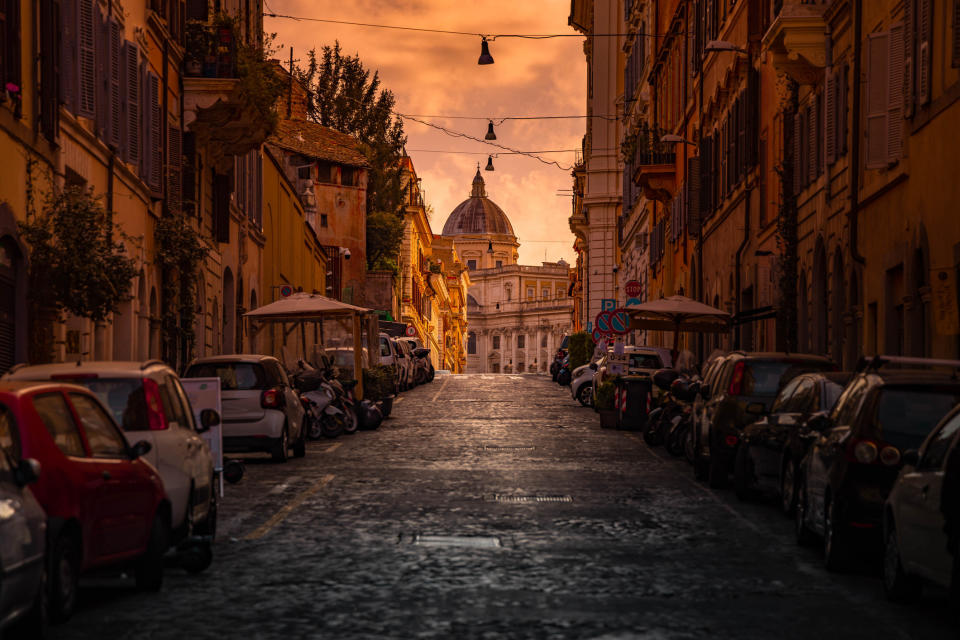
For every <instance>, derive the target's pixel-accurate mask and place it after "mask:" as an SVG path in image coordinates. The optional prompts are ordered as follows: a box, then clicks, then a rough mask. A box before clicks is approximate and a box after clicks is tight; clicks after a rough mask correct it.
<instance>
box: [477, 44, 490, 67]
mask: <svg viewBox="0 0 960 640" xmlns="http://www.w3.org/2000/svg"><path fill="white" fill-rule="evenodd" d="M477 64H493V56H492V55H490V44H489V43H488V42H487V39H486V38H484V39H483V40H482V41H481V42H480V58H479V59H478V60H477Z"/></svg>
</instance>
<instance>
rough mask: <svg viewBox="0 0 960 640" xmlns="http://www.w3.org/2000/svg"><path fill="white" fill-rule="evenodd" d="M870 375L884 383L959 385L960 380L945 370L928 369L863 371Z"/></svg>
mask: <svg viewBox="0 0 960 640" xmlns="http://www.w3.org/2000/svg"><path fill="white" fill-rule="evenodd" d="M865 373H866V374H867V375H870V376H877V377H878V378H880V379H881V380H882V381H883V384H884V385H907V386H909V385H924V384H950V385H958V386H960V380H958V379H957V376H956V375H954V374H953V373H948V372H946V371H931V370H929V369H880V370H877V371H867V372H865Z"/></svg>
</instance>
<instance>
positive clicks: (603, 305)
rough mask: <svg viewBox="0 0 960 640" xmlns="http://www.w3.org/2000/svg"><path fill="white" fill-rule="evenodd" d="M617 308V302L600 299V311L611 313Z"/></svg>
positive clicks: (609, 299)
mask: <svg viewBox="0 0 960 640" xmlns="http://www.w3.org/2000/svg"><path fill="white" fill-rule="evenodd" d="M616 308H617V301H616V300H614V299H613V298H602V299H601V300H600V311H613V310H614V309H616Z"/></svg>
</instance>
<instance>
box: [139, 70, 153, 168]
mask: <svg viewBox="0 0 960 640" xmlns="http://www.w3.org/2000/svg"><path fill="white" fill-rule="evenodd" d="M138 75H139V76H140V96H139V97H140V109H139V118H140V119H139V121H138V122H137V125H138V132H139V136H140V179H141V180H143V181H144V182H145V183H149V182H150V163H151V161H152V160H153V154H152V153H150V140H151V139H152V138H151V133H150V75H149V71H148V70H147V63H146V62H145V61H144V62H142V63H141V64H140V73H139V74H138Z"/></svg>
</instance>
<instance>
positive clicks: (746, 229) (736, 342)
mask: <svg viewBox="0 0 960 640" xmlns="http://www.w3.org/2000/svg"><path fill="white" fill-rule="evenodd" d="M746 190H747V192H746V195H745V196H744V201H743V240H741V241H740V246H739V247H737V255H736V259H735V263H734V283H735V284H734V289H735V291H734V299H733V305H734V310H735V311H734V313H735V314H736V316H735V317H737V316H739V315H740V311H741V309H740V262H741V259H742V258H743V252H744V250H746V248H747V244H748V243H749V242H750V198H751V196H753V186H752V185H751V186H748V187H747V188H746ZM733 348H734V349H739V348H740V328H739V326H738V327H737V328H735V329H734V334H733Z"/></svg>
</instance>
